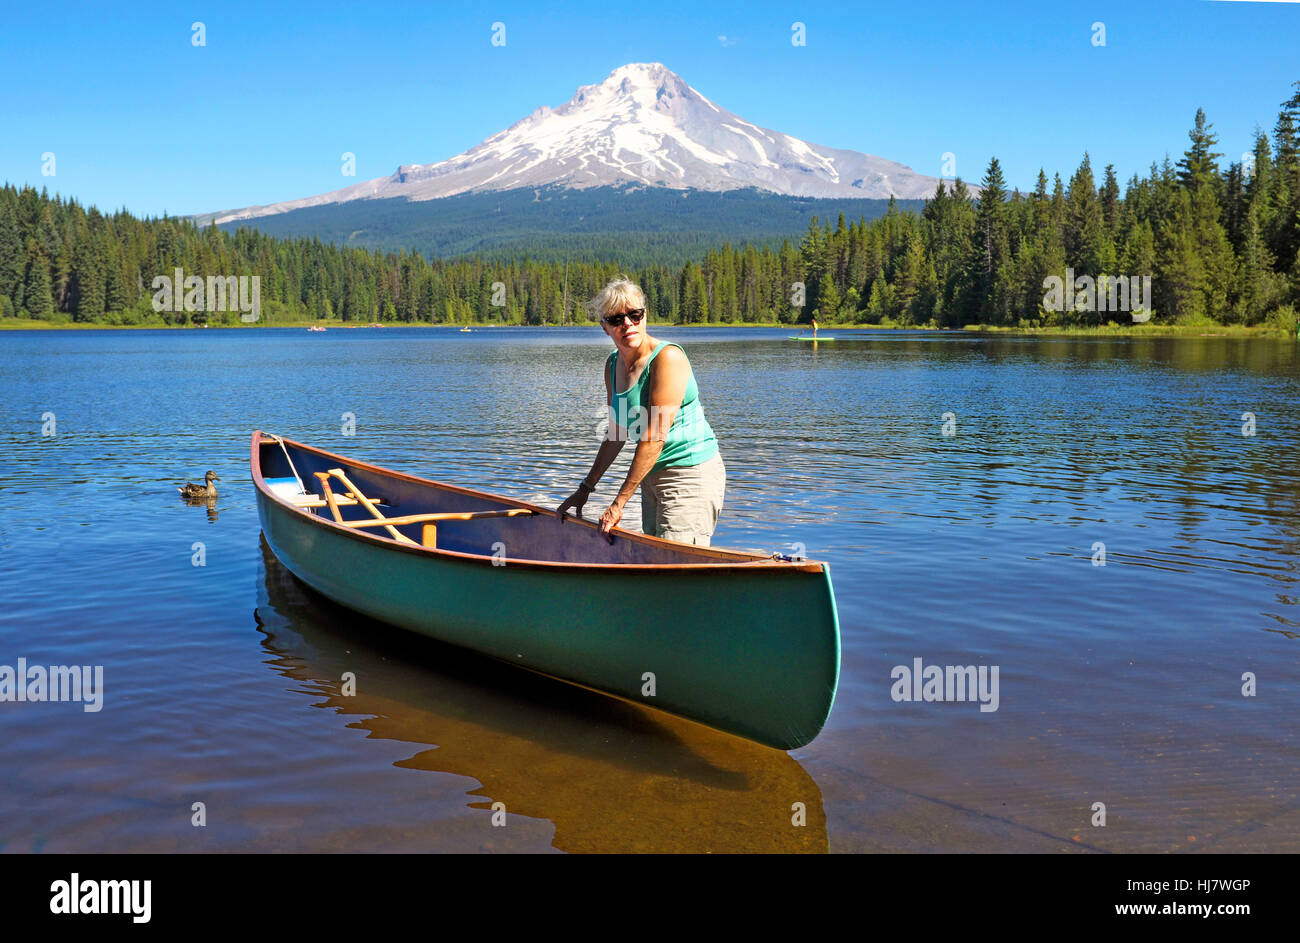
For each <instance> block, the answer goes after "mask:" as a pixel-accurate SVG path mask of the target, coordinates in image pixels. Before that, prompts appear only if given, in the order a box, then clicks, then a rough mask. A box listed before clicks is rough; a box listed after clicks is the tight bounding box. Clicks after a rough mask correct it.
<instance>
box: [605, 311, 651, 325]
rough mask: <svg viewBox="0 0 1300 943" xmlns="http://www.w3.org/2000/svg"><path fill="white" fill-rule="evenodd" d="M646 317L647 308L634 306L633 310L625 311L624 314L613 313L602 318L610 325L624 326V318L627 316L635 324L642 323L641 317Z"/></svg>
mask: <svg viewBox="0 0 1300 943" xmlns="http://www.w3.org/2000/svg"><path fill="white" fill-rule="evenodd" d="M644 317H645V308H633V309H632V310H631V311H624V312H623V313H622V314H611V315H609V316H608V317H604V318H601V320H602V321H604V322H605V323H606V324H608V325H609V326H610V327H622V326H623V319H624V318H627V319H628V320H629V321H631V322H632V323H633V324H640V323H641V319H642V318H644Z"/></svg>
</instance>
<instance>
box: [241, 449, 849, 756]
mask: <svg viewBox="0 0 1300 943" xmlns="http://www.w3.org/2000/svg"><path fill="white" fill-rule="evenodd" d="M294 444H295V445H297V444H296V443H294ZM258 449H259V444H258V441H257V440H256V439H255V441H254V453H255V454H256V453H257V451H258ZM322 454H326V455H328V453H322ZM331 458H338V457H337V456H331ZM340 461H341V460H340ZM254 462H255V464H256V462H257V459H256V458H255V459H254ZM352 467H353V468H355V469H357V472H358V473H361V472H363V471H367V470H373V466H359V465H353V466H352ZM254 472H255V480H257V479H258V478H259V477H260V474H259V473H258V470H257V468H256V467H255V469H254ZM352 474H353V472H349V476H350V477H351V475H352ZM371 477H372V480H373V475H372V476H371ZM426 484H427V485H428V486H429V487H438V486H437V485H436V484H435V483H432V482H430V483H426ZM361 487H362V489H363V490H366V488H365V486H361ZM257 500H258V513H259V516H260V519H261V524H262V531H263V533H264V535H265V537H266V541H267V543H268V545H269V546H270V548H271V550H272V552H273V553H274V554H275V556H276V558H277V559H278V560H279V561H280V562H281V563H282V564H284V566H285V567H286V568H287V569H288V570H289V571H290V572H292V573H293V574H294V575H295V576H297V577H298V578H299V579H300V580H302V581H303V582H304V583H306V584H307V585H308V586H311V587H312V588H313V589H315V590H316V591H318V592H319V593H321V594H322V595H324V596H326V597H328V598H329V599H331V600H333V601H335V602H337V603H339V604H341V605H343V606H346V607H348V608H350V609H353V610H356V611H357V612H361V613H364V614H365V615H367V616H370V617H372V618H375V619H378V620H380V621H383V622H387V623H390V624H392V625H396V626H400V627H402V628H405V629H409V630H411V631H414V632H418V633H420V634H423V635H427V636H429V637H431V638H435V639H438V640H440V641H443V642H448V643H451V644H454V645H459V646H463V647H465V648H469V649H473V650H475V651H478V652H480V653H482V654H485V655H488V656H491V657H493V658H497V659H500V660H502V661H506V662H509V663H512V664H515V665H519V666H522V667H526V668H530V669H532V670H534V671H540V672H543V673H545V674H549V675H553V676H555V677H557V678H560V679H563V680H566V681H570V682H574V683H577V684H581V685H585V686H587V687H591V688H595V689H597V690H600V691H603V692H605V693H608V694H612V695H615V696H618V697H623V698H626V699H628V700H630V701H633V702H636V703H639V704H642V705H645V706H648V707H653V708H658V709H660V710H666V711H669V712H671V713H674V714H678V715H680V716H684V717H687V718H689V719H691V720H695V721H698V722H700V723H704V724H707V725H709V726H712V727H716V728H718V729H721V730H725V731H727V732H729V733H733V734H737V735H739V736H742V737H746V738H749V739H751V740H755V741H757V742H759V743H763V744H766V745H768V746H771V747H775V748H777V749H782V750H789V749H794V748H796V747H799V746H802V745H804V744H806V743H808V742H809V741H810V740H812V739H813V737H815V736H816V735H817V733H818V732H819V731H820V730H821V728H822V726H823V724H824V723H825V720H826V717H827V715H828V714H829V712H830V708H831V705H832V703H833V701H834V695H835V688H836V684H837V681H838V676H839V630H838V620H837V616H836V612H835V600H834V594H833V590H832V587H831V582H830V571H829V567H828V566H827V565H826V564H824V563H821V564H813V565H809V564H806V563H805V564H802V565H795V564H785V565H781V564H772V563H771V561H766V560H762V558H754V559H753V560H752V561H746V562H742V563H738V564H735V565H729V564H727V563H721V564H719V563H705V564H700V565H675V566H674V565H664V566H647V565H631V566H619V565H583V564H567V563H566V564H555V563H547V562H541V563H534V564H533V565H530V563H529V561H525V560H518V561H516V560H510V559H509V558H506V559H504V560H501V559H498V560H496V561H495V562H494V561H493V559H492V558H491V557H485V556H475V555H471V554H465V553H439V552H437V551H430V550H426V549H424V548H420V547H409V546H406V547H404V546H400V545H398V544H396V543H395V542H394V541H392V540H385V539H383V538H382V537H378V536H377V535H372V534H364V533H361V532H358V531H356V530H352V529H349V528H345V527H341V526H338V525H336V524H334V523H333V522H332V521H330V520H326V519H324V518H322V517H321V516H320V515H318V514H313V513H309V512H305V511H303V510H300V509H298V508H295V507H293V506H292V505H291V504H289V503H288V502H286V501H284V500H282V499H280V498H278V497H277V496H275V495H273V494H272V493H271V492H270V491H269V490H268V489H266V488H264V487H259V488H258V494H257ZM510 503H511V504H512V505H518V506H525V507H531V505H524V504H523V503H522V502H510ZM394 513H396V512H394ZM552 523H554V524H555V525H556V526H557V527H566V528H572V529H573V531H576V530H577V528H578V527H580V526H581V525H580V524H578V523H577V522H568V523H565V524H563V525H560V524H559V522H558V521H553V522H552ZM381 533H382V531H381ZM582 536H585V535H582ZM622 539H627V538H622ZM641 539H642V540H646V539H650V540H655V539H654V538H641ZM655 542H656V543H662V544H670V543H671V542H667V541H657V540H656V541H655ZM737 556H745V555H739V554H737ZM755 564H757V565H755Z"/></svg>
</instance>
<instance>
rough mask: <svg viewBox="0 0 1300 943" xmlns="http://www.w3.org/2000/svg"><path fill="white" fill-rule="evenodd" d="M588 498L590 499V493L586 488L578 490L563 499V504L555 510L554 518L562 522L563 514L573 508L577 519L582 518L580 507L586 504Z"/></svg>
mask: <svg viewBox="0 0 1300 943" xmlns="http://www.w3.org/2000/svg"><path fill="white" fill-rule="evenodd" d="M589 497H591V492H590V491H588V490H587V489H586V488H579V489H578V490H577V491H575V492H573V494H571V495H569V496H568V497H567V498H565V499H564V503H562V504H561V505H560V506H559V507H558V508H556V509H555V516H556V517H558V518H559V519H560V521H561V522H563V520H564V512H565V511H567V510H568V509H569V508H573V510H574V511H576V512H577V514H578V517H580V518H582V506H583V505H584V504H586V503H587V499H588V498H589ZM583 520H586V518H583Z"/></svg>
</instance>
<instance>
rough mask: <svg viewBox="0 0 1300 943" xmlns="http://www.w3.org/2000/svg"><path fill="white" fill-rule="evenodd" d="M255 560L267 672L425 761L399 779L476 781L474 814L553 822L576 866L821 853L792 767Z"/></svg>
mask: <svg viewBox="0 0 1300 943" xmlns="http://www.w3.org/2000/svg"><path fill="white" fill-rule="evenodd" d="M262 558H263V578H262V579H261V580H259V605H258V608H257V609H256V610H255V612H254V617H255V619H256V620H257V624H258V628H259V629H260V630H261V631H262V633H263V634H264V636H265V637H264V638H263V641H262V644H263V646H264V647H265V648H266V649H267V651H269V652H270V653H271V654H272V655H273V656H275V657H274V659H273V660H272V661H271V662H270V664H271V665H272V667H274V668H275V670H277V671H279V672H280V673H281V674H283V675H284V676H285V677H288V678H292V679H294V680H295V681H297V682H304V681H305V682H309V683H311V684H312V685H313V686H314V687H315V688H316V691H320V690H324V691H325V692H327V693H326V694H325V697H324V699H323V700H319V699H317V698H319V694H318V693H316V691H313V692H311V696H312V697H313V698H314V699H317V700H314V704H315V706H318V707H324V708H327V709H330V710H333V711H335V712H337V713H339V714H346V715H351V716H353V717H355V716H357V715H362V717H363V718H364V719H361V720H358V721H355V722H353V724H352V725H353V726H356V727H359V728H361V729H364V730H367V731H369V732H370V735H371V736H372V737H380V738H384V739H388V740H395V741H401V742H405V743H416V744H426V745H428V747H429V749H427V750H426V749H421V750H418V751H417V752H415V753H414V754H413V755H412V756H411V757H410V758H409V759H407V760H404V761H402V762H401V763H399V764H398V765H399V766H402V767H405V768H409V769H418V770H426V771H437V772H448V773H454V774H458V775H461V776H468V777H472V778H474V779H476V780H478V781H479V782H480V783H482V787H481V788H480V789H477V790H474V792H473V793H471V794H470V795H474V796H479V797H482V798H481V799H479V800H478V801H475V802H471V803H469V804H470V805H471V806H472V807H475V808H484V809H486V808H490V806H491V804H492V803H493V802H497V801H500V802H504V803H505V805H506V807H507V809H508V810H509V812H510V813H511V814H519V815H525V816H530V817H533V818H538V819H545V820H548V821H550V822H551V823H552V824H553V825H554V827H555V837H554V845H555V847H557V848H559V849H561V850H563V851H570V852H630V851H643V852H669V851H674V852H677V851H680V852H706V851H707V852H825V851H826V850H827V837H826V816H825V812H824V810H823V808H822V797H821V791H820V789H819V788H818V787H817V784H816V783H815V782H814V781H813V779H812V777H810V776H809V775H808V774H807V773H806V772H805V771H804V769H803V767H802V766H800V765H799V763H798V762H797V761H795V760H794V759H793V758H792V757H791V756H789V755H788V754H786V753H782V752H779V751H776V750H772V749H768V748H767V747H763V746H759V745H758V744H754V743H750V742H749V741H747V740H742V739H740V738H738V737H732V736H730V735H727V734H723V733H719V732H717V731H714V730H711V729H709V728H706V727H702V726H700V725H698V724H693V723H691V722H690V721H687V720H683V719H680V718H677V717H674V716H671V715H668V714H664V713H662V712H659V711H654V710H650V709H648V708H644V707H641V706H639V705H636V704H632V703H628V702H625V701H622V700H619V699H616V698H612V697H607V696H605V695H603V694H598V693H596V692H593V691H588V690H586V689H583V688H578V687H575V686H573V685H569V684H564V683H562V682H559V681H555V680H553V679H550V678H546V677H543V676H541V675H537V674H534V673H533V672H530V671H527V670H524V669H521V668H517V667H514V666H511V665H505V664H501V663H499V662H497V661H495V660H492V659H489V658H484V657H481V656H478V655H474V654H473V653H468V652H465V651H464V650H462V649H458V648H455V647H453V646H449V645H444V644H441V643H439V642H435V641H432V640H429V639H425V638H423V637H421V636H418V635H415V634H414V633H409V632H404V631H402V630H399V629H394V628H391V627H389V626H386V625H383V624H381V623H378V622H375V621H372V620H370V619H367V618H365V617H363V616H360V615H357V614H355V613H353V612H350V611H349V610H346V609H343V608H341V607H339V606H336V605H334V604H333V603H331V602H330V601H328V600H326V599H325V598H324V597H322V596H319V595H318V594H316V593H315V592H313V591H312V590H310V589H309V588H308V587H306V586H305V585H304V584H302V583H300V582H299V581H298V580H296V579H295V578H294V577H293V575H292V574H290V573H289V571H288V570H286V569H285V568H284V567H283V566H281V565H280V563H279V561H277V560H276V559H275V557H274V556H273V555H272V554H271V552H270V548H269V547H268V546H267V545H266V541H265V539H263V540H262ZM349 671H350V672H353V673H354V674H355V676H356V679H357V681H356V693H355V695H351V696H345V695H343V694H342V693H341V686H340V680H339V679H340V678H341V677H342V676H343V674H344V672H349ZM295 690H302V689H301V688H299V687H297V686H296V687H295ZM796 803H801V804H802V816H803V818H804V821H805V822H806V824H804V825H802V826H799V825H795V824H794V821H795V819H796V818H797V817H798V815H799V808H797V807H796V805H795V804H796Z"/></svg>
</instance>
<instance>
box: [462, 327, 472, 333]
mask: <svg viewBox="0 0 1300 943" xmlns="http://www.w3.org/2000/svg"><path fill="white" fill-rule="evenodd" d="M460 332H461V333H462V334H469V333H471V331H470V329H469V328H467V327H462V328H461V329H460Z"/></svg>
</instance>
